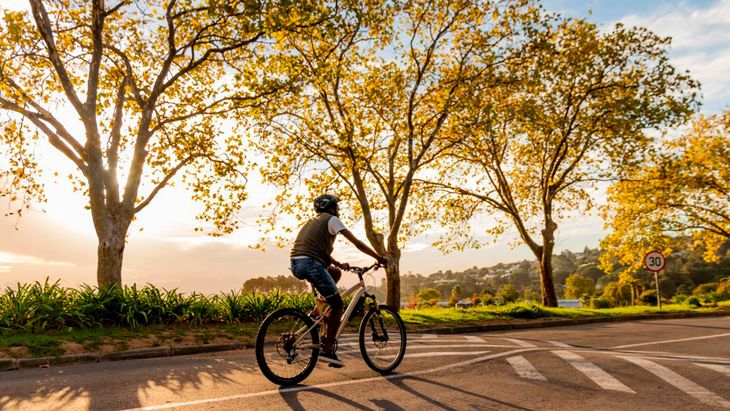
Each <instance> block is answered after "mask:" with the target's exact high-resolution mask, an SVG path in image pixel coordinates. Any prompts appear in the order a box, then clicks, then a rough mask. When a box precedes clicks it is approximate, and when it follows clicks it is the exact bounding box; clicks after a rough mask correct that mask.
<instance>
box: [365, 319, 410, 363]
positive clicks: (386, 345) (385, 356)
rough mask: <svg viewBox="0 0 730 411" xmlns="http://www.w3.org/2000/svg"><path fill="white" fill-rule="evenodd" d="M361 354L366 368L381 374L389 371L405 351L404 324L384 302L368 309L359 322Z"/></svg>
mask: <svg viewBox="0 0 730 411" xmlns="http://www.w3.org/2000/svg"><path fill="white" fill-rule="evenodd" d="M359 340H360V353H361V354H362V358H363V360H365V364H367V365H368V367H370V368H372V369H373V370H374V371H377V372H379V373H381V374H384V373H388V372H391V371H393V370H395V369H396V367H398V365H400V363H401V361H403V356H404V355H405V353H406V340H407V337H406V327H405V325H404V324H403V320H401V318H400V316H399V315H398V313H397V312H395V311H394V310H393V309H392V308H390V307H388V306H387V305H380V309H378V310H376V309H375V308H371V309H370V311H368V312H367V313H366V314H365V316H364V317H363V319H362V322H361V323H360V332H359Z"/></svg>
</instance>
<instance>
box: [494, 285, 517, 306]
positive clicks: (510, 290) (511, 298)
mask: <svg viewBox="0 0 730 411" xmlns="http://www.w3.org/2000/svg"><path fill="white" fill-rule="evenodd" d="M519 298H520V292H519V291H517V289H515V287H513V286H512V284H505V285H503V286H502V287H500V289H499V292H497V295H496V296H495V300H496V302H497V303H498V304H500V305H502V304H506V303H513V302H515V301H517V300H518V299H519Z"/></svg>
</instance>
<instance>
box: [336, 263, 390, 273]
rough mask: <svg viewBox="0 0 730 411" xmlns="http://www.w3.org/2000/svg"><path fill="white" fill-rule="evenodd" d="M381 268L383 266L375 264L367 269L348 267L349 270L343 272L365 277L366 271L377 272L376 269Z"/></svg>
mask: <svg viewBox="0 0 730 411" xmlns="http://www.w3.org/2000/svg"><path fill="white" fill-rule="evenodd" d="M382 266H383V265H382V264H380V263H375V264H373V265H371V266H368V267H350V268H348V269H346V270H345V271H349V272H351V273H355V274H357V275H358V276H362V275H365V273H367V272H368V271H371V270H377V269H378V268H380V267H382Z"/></svg>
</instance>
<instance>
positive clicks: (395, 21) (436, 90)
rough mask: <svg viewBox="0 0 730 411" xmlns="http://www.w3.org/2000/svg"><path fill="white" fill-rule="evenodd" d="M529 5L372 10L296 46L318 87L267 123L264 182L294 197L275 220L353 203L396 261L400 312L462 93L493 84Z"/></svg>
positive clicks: (392, 299)
mask: <svg viewBox="0 0 730 411" xmlns="http://www.w3.org/2000/svg"><path fill="white" fill-rule="evenodd" d="M518 3H519V2H506V3H500V4H493V3H491V2H486V1H456V2H446V1H438V2H433V1H426V0H416V1H409V2H397V3H396V4H395V5H394V6H393V7H385V6H383V5H382V4H380V3H378V4H377V7H376V9H377V10H372V9H368V8H367V3H365V5H363V6H361V7H359V8H356V9H353V10H352V12H351V13H350V14H349V15H348V16H346V18H342V19H340V20H337V21H332V22H331V25H325V26H323V27H321V28H317V29H314V30H311V31H310V32H309V34H308V36H307V37H302V36H296V37H293V36H292V37H289V38H287V41H288V43H287V44H288V46H289V47H290V48H291V49H292V50H295V51H296V56H297V58H298V65H297V67H300V66H301V67H304V69H305V70H306V79H307V81H306V82H305V83H303V84H302V88H301V90H300V92H299V93H297V94H296V95H292V97H291V98H290V99H288V100H286V101H283V102H277V104H276V106H271V107H269V108H270V112H269V113H267V115H266V117H265V118H264V119H262V122H261V133H262V136H263V138H262V139H261V140H260V144H259V146H260V148H261V149H262V151H263V152H264V153H265V154H266V156H267V160H268V163H267V165H266V166H265V167H264V168H263V174H264V177H265V179H266V181H267V182H271V183H274V184H275V185H277V186H278V187H281V188H283V190H282V191H281V193H280V194H279V195H278V196H277V198H276V204H277V208H276V212H275V213H274V214H272V215H271V216H270V221H273V222H277V221H279V219H278V216H279V215H281V213H291V212H295V213H297V214H298V220H299V221H301V220H303V219H304V218H306V217H307V216H308V215H309V214H311V211H310V210H309V208H310V206H309V203H310V202H309V198H311V197H312V196H315V195H317V194H319V193H322V192H326V191H328V192H332V193H336V194H337V195H338V196H339V197H341V198H343V199H345V200H347V202H346V205H345V206H344V207H343V208H345V209H346V210H348V211H350V212H351V213H350V215H349V216H350V217H352V218H362V221H363V224H364V228H365V234H366V237H367V239H368V241H369V242H370V244H371V246H372V247H373V249H374V250H375V251H376V252H378V253H379V254H381V255H384V256H386V258H387V259H388V267H387V268H386V278H387V286H388V287H387V288H388V289H387V299H386V300H387V304H388V305H390V306H391V307H394V308H395V307H399V306H400V303H399V301H400V258H401V252H402V249H403V247H404V245H405V242H406V240H407V239H408V238H409V237H411V236H413V235H415V234H417V233H419V232H422V231H423V230H425V229H427V228H428V227H429V221H431V215H432V214H434V213H437V212H438V213H440V209H439V208H435V207H433V204H432V202H431V201H430V199H427V198H425V197H424V196H422V187H423V185H422V184H420V183H419V178H426V177H428V176H429V175H430V172H429V168H430V167H431V166H432V165H434V164H436V163H438V162H439V161H441V159H442V158H443V157H444V154H445V152H446V151H447V150H448V149H449V148H450V147H451V146H453V144H454V141H453V139H452V138H446V136H445V135H444V130H445V125H446V124H447V123H448V122H449V119H450V115H451V113H452V111H453V110H454V107H455V106H456V104H457V101H456V96H457V95H459V94H460V93H461V89H462V88H465V87H466V85H467V84H471V83H474V82H479V83H489V82H490V81H491V80H490V76H491V73H492V71H493V68H494V67H495V66H497V65H499V64H501V61H502V60H501V58H500V53H501V49H502V48H503V47H504V46H503V43H507V42H508V41H509V40H510V38H511V37H510V36H509V35H508V34H509V33H510V32H511V30H512V25H513V24H512V22H513V21H514V20H516V19H518V18H519V16H520V13H522V12H523V10H522V8H521V7H518V6H516V5H517V4H518ZM302 183H303V184H304V185H305V187H306V192H302V190H301V188H300V187H301V185H302ZM419 200H423V202H419ZM284 240H285V239H284Z"/></svg>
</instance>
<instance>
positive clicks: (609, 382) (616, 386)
mask: <svg viewBox="0 0 730 411" xmlns="http://www.w3.org/2000/svg"><path fill="white" fill-rule="evenodd" d="M553 354H555V355H557V356H558V357H560V358H562V359H564V360H565V361H567V362H568V363H569V364H570V365H572V366H573V367H575V368H576V369H577V370H578V371H580V372H582V373H583V374H585V376H586V377H588V378H590V379H591V380H592V381H593V382H595V383H596V384H598V386H600V387H601V388H603V389H605V390H612V391H621V392H628V393H632V394H635V392H634V390H632V389H631V388H629V387H627V386H626V385H624V384H623V383H622V382H621V381H619V380H617V379H616V378H614V377H612V376H611V375H610V374H609V373H607V372H606V371H604V370H603V369H601V368H599V367H598V366H597V365H596V364H593V363H592V362H590V361H588V360H586V359H585V358H583V357H581V356H580V355H578V354H576V353H574V352H570V351H562V350H559V351H553Z"/></svg>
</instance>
